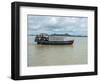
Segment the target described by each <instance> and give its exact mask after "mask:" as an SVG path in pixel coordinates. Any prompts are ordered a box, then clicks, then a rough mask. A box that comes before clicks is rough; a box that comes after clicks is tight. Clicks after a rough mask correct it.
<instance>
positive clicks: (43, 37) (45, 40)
mask: <svg viewBox="0 0 100 82" xmlns="http://www.w3.org/2000/svg"><path fill="white" fill-rule="evenodd" d="M52 37H53V36H52ZM35 42H37V44H43V45H71V44H73V42H74V40H67V41H63V40H62V41H61V40H60V41H58V40H56V41H55V40H52V41H51V40H49V36H48V35H47V34H44V33H42V34H40V35H37V36H36V37H35Z"/></svg>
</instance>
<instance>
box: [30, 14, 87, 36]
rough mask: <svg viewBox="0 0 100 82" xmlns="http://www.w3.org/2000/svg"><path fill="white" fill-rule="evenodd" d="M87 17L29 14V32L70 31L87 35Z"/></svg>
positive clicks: (51, 32) (70, 32)
mask: <svg viewBox="0 0 100 82" xmlns="http://www.w3.org/2000/svg"><path fill="white" fill-rule="evenodd" d="M87 29H88V18H87V17H67V16H66V17H61V16H34V15H28V34H33V35H34V34H39V33H43V32H44V33H48V34H53V33H56V34H57V33H60V34H63V33H69V34H74V35H87Z"/></svg>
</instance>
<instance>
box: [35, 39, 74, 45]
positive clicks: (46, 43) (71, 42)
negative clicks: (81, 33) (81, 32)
mask: <svg viewBox="0 0 100 82" xmlns="http://www.w3.org/2000/svg"><path fill="white" fill-rule="evenodd" d="M73 42H74V40H69V41H39V42H37V43H38V44H43V45H71V44H73Z"/></svg>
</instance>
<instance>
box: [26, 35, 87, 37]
mask: <svg viewBox="0 0 100 82" xmlns="http://www.w3.org/2000/svg"><path fill="white" fill-rule="evenodd" d="M28 36H36V35H31V34H28ZM49 36H66V37H88V36H81V35H49Z"/></svg>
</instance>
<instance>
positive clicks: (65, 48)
mask: <svg viewBox="0 0 100 82" xmlns="http://www.w3.org/2000/svg"><path fill="white" fill-rule="evenodd" d="M34 38H35V36H28V43H27V45H28V47H27V65H28V66H55V65H77V64H87V63H88V50H87V49H88V41H87V40H88V37H67V39H74V43H73V44H72V45H38V44H36V43H35V42H34Z"/></svg>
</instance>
